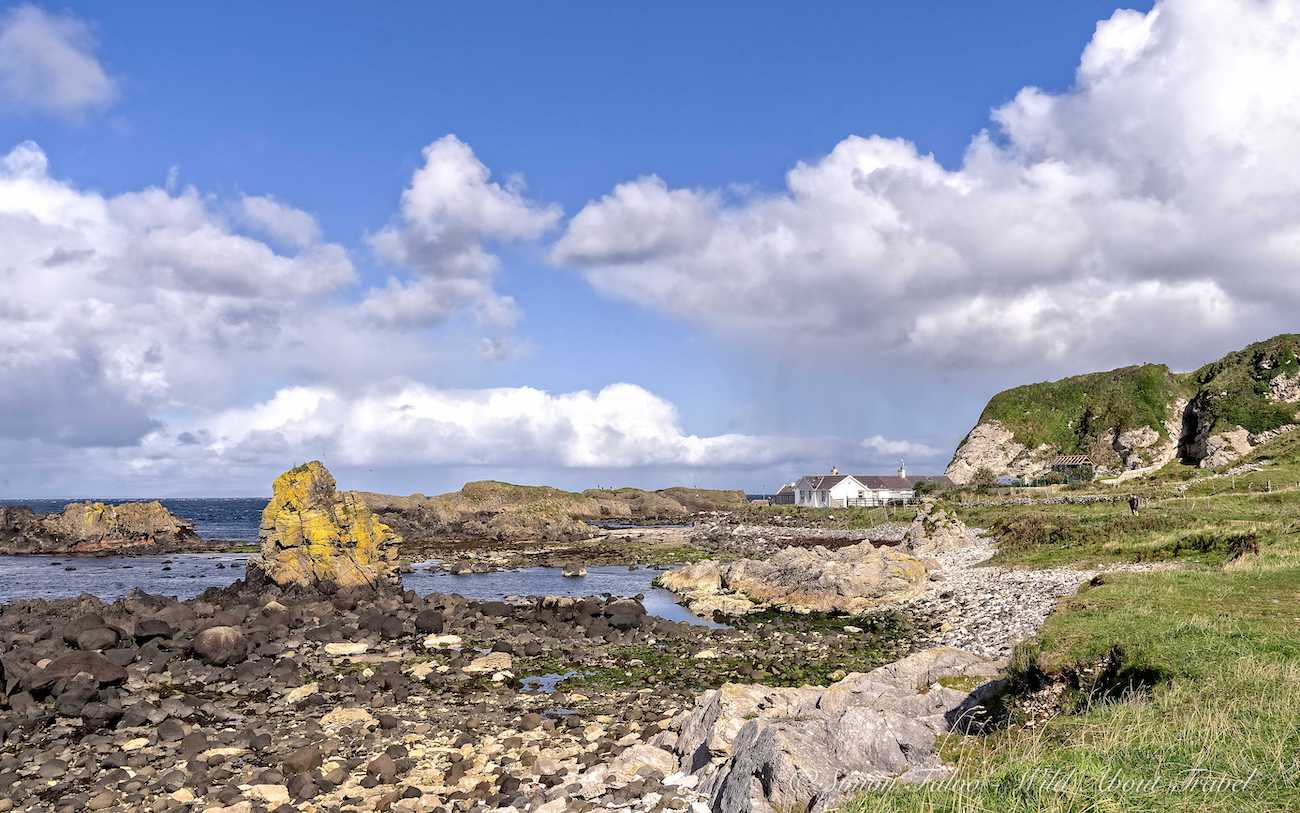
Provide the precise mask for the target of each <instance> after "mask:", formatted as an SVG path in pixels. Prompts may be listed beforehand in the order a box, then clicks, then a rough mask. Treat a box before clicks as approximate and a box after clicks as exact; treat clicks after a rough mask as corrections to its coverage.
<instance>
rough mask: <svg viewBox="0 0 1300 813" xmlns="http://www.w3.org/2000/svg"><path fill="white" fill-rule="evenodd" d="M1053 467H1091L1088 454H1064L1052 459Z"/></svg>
mask: <svg viewBox="0 0 1300 813" xmlns="http://www.w3.org/2000/svg"><path fill="white" fill-rule="evenodd" d="M1052 465H1053V466H1091V465H1092V461H1091V460H1089V459H1088V456H1087V455H1086V454H1062V455H1057V456H1056V457H1054V458H1052Z"/></svg>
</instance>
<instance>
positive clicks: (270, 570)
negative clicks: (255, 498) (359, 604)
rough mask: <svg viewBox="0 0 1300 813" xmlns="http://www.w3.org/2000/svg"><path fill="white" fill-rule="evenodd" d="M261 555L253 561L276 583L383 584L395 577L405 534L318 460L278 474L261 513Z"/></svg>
mask: <svg viewBox="0 0 1300 813" xmlns="http://www.w3.org/2000/svg"><path fill="white" fill-rule="evenodd" d="M259 537H260V539H261V543H262V555H261V558H260V559H259V560H255V561H254V562H251V563H250V564H249V567H250V568H254V569H257V570H260V571H261V572H262V573H264V574H265V575H266V576H267V577H269V578H270V579H271V580H272V581H274V582H275V583H276V584H279V585H281V586H288V585H296V586H300V587H318V588H319V587H326V586H329V587H337V588H344V589H348V588H357V587H379V586H381V585H383V584H387V583H393V582H396V580H397V578H398V577H397V554H398V545H399V544H400V543H401V538H400V537H398V535H397V534H396V533H394V532H393V530H392V529H391V528H389V527H388V526H387V525H385V524H384V523H383V522H380V521H379V518H378V517H376V516H375V515H374V514H373V513H372V512H371V510H370V508H369V507H368V506H367V505H366V503H365V502H364V501H363V500H362V499H361V498H360V497H359V496H358V495H357V494H355V493H353V492H350V491H342V492H341V491H338V489H337V487H336V485H335V482H334V477H333V476H332V475H331V474H330V473H329V471H328V470H326V468H325V467H324V466H323V465H322V464H321V463H320V461H317V460H313V461H311V462H310V463H306V464H304V465H301V466H298V467H296V468H293V469H290V470H289V471H286V472H285V473H284V474H281V475H280V476H279V477H277V478H275V485H274V488H273V493H272V496H271V501H270V502H269V503H267V506H266V509H265V510H264V511H263V512H262V526H261V530H260V533H259Z"/></svg>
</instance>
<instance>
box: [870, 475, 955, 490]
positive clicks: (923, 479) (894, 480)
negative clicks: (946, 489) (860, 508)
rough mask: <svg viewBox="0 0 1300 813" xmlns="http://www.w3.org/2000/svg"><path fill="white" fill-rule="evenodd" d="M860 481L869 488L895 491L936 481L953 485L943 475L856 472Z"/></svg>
mask: <svg viewBox="0 0 1300 813" xmlns="http://www.w3.org/2000/svg"><path fill="white" fill-rule="evenodd" d="M853 476H854V478H855V479H857V481H858V482H859V483H862V484H863V485H864V486H866V487H867V488H871V489H877V488H887V489H891V490H895V491H903V490H905V489H910V488H916V484H917V483H934V484H936V485H952V481H951V480H949V479H948V478H947V477H945V476H943V475H922V476H920V477H899V476H898V475H896V474H855V475H853Z"/></svg>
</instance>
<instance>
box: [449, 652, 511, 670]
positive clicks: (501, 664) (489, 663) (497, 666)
mask: <svg viewBox="0 0 1300 813" xmlns="http://www.w3.org/2000/svg"><path fill="white" fill-rule="evenodd" d="M513 665H514V658H512V657H510V653H508V652H489V653H488V654H486V655H483V656H481V657H478V658H475V659H474V660H472V661H470V663H469V666H466V667H465V668H464V669H462V670H461V671H462V672H464V673H466V674H468V675H486V674H487V673H489V672H500V671H502V670H507V669H509V668H510V667H511V666H513Z"/></svg>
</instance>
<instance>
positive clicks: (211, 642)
mask: <svg viewBox="0 0 1300 813" xmlns="http://www.w3.org/2000/svg"><path fill="white" fill-rule="evenodd" d="M190 649H191V650H192V651H193V652H194V654H195V655H198V656H199V657H200V658H202V659H203V660H205V661H207V662H208V663H210V664H212V665H213V666H228V665H230V664H232V663H235V662H237V661H242V660H243V659H244V657H245V656H246V655H247V654H248V642H247V641H246V640H245V639H244V634H243V633H242V632H240V631H239V628H238V627H224V626H222V627H208V628H207V629H205V630H203V631H202V632H200V633H199V634H198V635H195V636H194V641H193V643H192V644H191V645H190Z"/></svg>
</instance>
